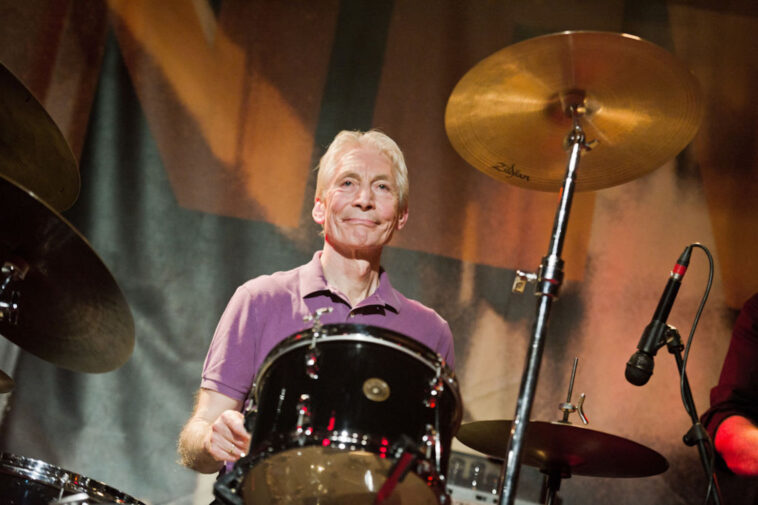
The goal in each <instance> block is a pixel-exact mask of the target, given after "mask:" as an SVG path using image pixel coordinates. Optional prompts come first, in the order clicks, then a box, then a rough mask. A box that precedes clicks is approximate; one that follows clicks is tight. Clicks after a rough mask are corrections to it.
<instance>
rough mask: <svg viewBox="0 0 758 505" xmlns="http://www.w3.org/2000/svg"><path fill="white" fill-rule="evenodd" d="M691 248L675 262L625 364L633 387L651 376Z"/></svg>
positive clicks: (644, 382)
mask: <svg viewBox="0 0 758 505" xmlns="http://www.w3.org/2000/svg"><path fill="white" fill-rule="evenodd" d="M691 253H692V246H687V247H686V248H685V249H684V252H683V253H682V255H681V256H679V259H678V260H676V264H675V265H674V268H673V270H671V274H670V275H669V280H668V282H667V283H666V287H665V288H664V289H663V294H662V295H661V299H660V300H659V301H658V307H656V309H655V313H654V314H653V319H652V320H651V321H650V324H648V325H647V326H646V327H645V330H644V331H643V332H642V337H641V338H640V342H639V344H637V352H635V353H634V354H632V357H631V358H629V361H628V362H627V363H626V372H625V374H624V375H626V380H628V381H629V382H631V383H632V384H634V385H635V386H643V385H645V384H647V381H649V380H650V376H651V375H653V366H654V363H653V356H655V353H656V352H658V349H660V347H661V346H662V345H663V343H664V342H663V336H664V334H665V332H666V329H667V327H668V326H667V325H666V319H668V317H669V312H671V307H672V306H673V305H674V299H676V294H677V293H678V292H679V286H680V285H681V284H682V278H683V277H684V274H685V272H687V266H688V265H689V264H690V255H691Z"/></svg>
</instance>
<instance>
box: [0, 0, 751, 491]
mask: <svg viewBox="0 0 758 505" xmlns="http://www.w3.org/2000/svg"><path fill="white" fill-rule="evenodd" d="M712 4H715V2H713V3H712V2H707V1H705V0H694V1H685V0H669V1H664V0H644V1H631V0H630V1H623V0H611V1H608V0H589V1H581V2H579V1H569V2H566V1H562V2H559V1H554V0H541V1H533V2H506V1H499V2H495V1H481V2H479V1H476V2H473V1H472V2H456V1H453V0H449V1H448V0H445V1H438V2H422V1H420V0H418V1H417V0H395V1H384V2H372V1H369V0H342V1H339V0H318V1H296V0H291V1H288V2H279V1H276V0H248V1H243V0H210V1H209V0H164V1H161V2H154V1H149V0H109V1H107V2H102V1H99V0H27V1H25V2H15V1H9V0H4V1H0V19H2V22H1V23H0V63H2V64H3V65H4V66H5V67H6V68H8V69H9V70H11V71H12V72H13V73H14V74H15V75H16V76H17V77H18V79H19V80H20V81H21V82H22V83H24V85H25V86H26V87H28V88H29V89H30V90H31V91H32V92H33V93H34V95H35V96H36V97H37V99H38V100H39V101H40V103H41V104H42V105H43V106H44V108H45V109H46V110H47V112H48V113H49V114H50V115H51V117H52V118H53V119H54V120H55V122H56V124H57V126H58V128H59V129H60V131H61V132H62V133H63V135H64V137H65V138H66V139H67V141H68V143H69V145H70V146H71V149H72V151H73V153H74V155H75V157H76V159H77V160H78V164H79V170H80V175H81V191H80V194H79V197H78V199H77V201H76V203H75V204H74V205H73V207H71V208H70V209H68V210H65V211H63V212H62V216H63V218H65V219H66V220H68V221H69V222H70V223H71V226H72V227H74V228H75V229H76V230H78V231H79V232H81V233H82V235H83V236H84V237H86V239H87V240H88V241H89V244H90V245H91V248H92V249H93V250H94V251H95V252H96V253H97V254H98V255H99V256H100V257H101V258H102V260H103V262H104V264H105V265H106V266H107V268H108V269H109V270H110V272H111V273H112V274H113V276H114V277H115V279H116V281H117V283H118V286H119V287H120V289H121V290H122V291H123V293H124V295H125V298H126V300H127V302H128V304H129V309H130V311H131V314H132V316H133V318H134V322H135V348H134V351H133V353H132V355H131V356H130V358H129V360H128V361H127V362H126V364H124V365H123V366H122V367H120V368H118V369H117V370H113V371H110V372H106V373H102V374H85V373H78V372H72V371H67V370H64V369H61V368H58V367H56V366H54V365H52V364H51V363H48V362H46V361H43V360H41V359H39V358H37V357H35V356H33V355H32V354H30V353H28V352H26V351H25V350H23V349H19V348H17V347H16V346H15V345H13V344H11V343H10V342H6V341H3V342H0V346H2V351H0V364H2V370H3V371H5V372H6V373H7V374H8V375H9V376H11V377H13V379H14V381H15V383H16V387H15V389H14V391H13V392H12V393H10V394H7V395H4V397H3V401H4V402H5V403H6V410H5V413H4V416H3V419H2V426H0V451H5V452H9V453H14V454H18V455H23V456H27V457H31V458H37V459H40V460H43V461H46V462H48V463H49V464H51V465H56V466H59V467H62V468H66V469H69V470H71V471H75V472H78V473H82V474H84V475H87V476H89V477H91V478H95V479H97V480H101V481H103V482H106V483H107V484H109V485H110V486H113V487H115V488H117V489H119V490H121V491H123V492H125V493H128V494H130V495H132V496H135V497H137V498H140V499H142V500H144V501H146V502H149V503H151V504H169V503H171V504H190V503H208V502H209V501H210V495H209V491H208V488H209V487H208V482H209V481H208V479H207V478H199V477H198V476H197V475H196V474H194V473H193V472H191V471H189V470H187V469H185V468H182V467H181V466H179V465H178V464H177V462H176V460H177V456H176V450H175V447H176V439H177V436H178V434H179V431H180V430H181V428H182V425H183V423H184V422H185V421H186V419H187V418H188V416H189V414H190V412H191V409H192V403H193V395H194V392H195V391H196V389H197V387H198V385H199V375H200V370H201V367H202V362H203V358H204V356H205V352H206V349H207V346H208V344H209V342H210V337H211V335H212V332H213V329H214V327H215V324H216V321H217V320H218V317H219V316H220V314H221V312H222V310H223V308H224V306H225V304H226V302H227V300H228V298H229V297H230V296H231V294H232V293H233V291H234V289H235V288H236V286H238V285H239V284H241V283H242V282H244V281H245V280H247V279H249V278H252V277H254V276H256V275H260V274H264V273H270V272H273V271H276V270H282V269H289V268H292V267H294V266H297V265H299V264H301V263H304V262H305V261H307V260H308V259H309V258H310V257H311V255H312V253H313V251H314V250H315V249H317V248H319V243H320V238H319V236H318V231H319V230H318V227H317V225H315V224H314V223H313V222H312V219H311V217H310V210H311V205H312V201H313V189H314V187H315V174H314V172H313V167H314V166H315V164H316V162H317V160H318V158H319V157H320V155H321V154H322V153H323V150H324V148H325V147H326V145H328V143H329V141H330V140H331V138H333V136H334V135H335V134H336V132H338V131H339V130H342V129H368V128H371V127H377V128H380V129H382V130H383V131H385V132H386V133H388V134H389V135H390V136H391V137H393V138H394V139H395V140H397V142H398V143H399V145H400V146H401V147H402V148H403V150H404V152H405V154H406V159H407V162H408V165H409V167H410V168H409V169H410V177H411V197H410V219H409V223H408V226H407V227H406V229H404V230H403V231H402V232H401V233H400V234H398V235H397V236H396V237H395V239H394V241H393V243H392V246H391V247H389V248H387V250H386V251H385V254H384V256H383V265H384V267H385V268H386V269H387V271H388V272H389V273H390V276H391V278H392V282H393V284H394V285H395V287H397V288H398V289H399V290H400V291H402V292H403V293H405V294H406V295H408V296H409V297H412V298H416V299H418V300H420V301H422V302H423V303H425V304H427V305H429V306H431V307H433V308H435V309H436V310H437V311H438V312H439V313H440V314H441V315H442V316H443V317H445V318H446V319H447V320H448V321H449V323H450V326H451V328H452V330H453V334H454V337H455V347H456V356H457V360H456V361H457V370H456V372H457V374H458V378H459V380H460V385H461V393H462V398H463V403H464V422H469V421H474V420H484V419H511V418H513V416H514V409H515V403H516V399H517V395H518V389H519V384H520V381H521V375H522V371H523V368H524V360H525V353H526V349H527V345H528V342H529V338H530V335H531V326H532V324H533V322H534V318H535V313H536V311H535V299H534V297H533V296H531V295H530V294H529V291H527V293H526V294H523V295H516V294H513V293H512V292H511V284H512V281H513V278H514V275H515V271H516V269H522V270H534V269H536V267H537V266H538V264H539V262H540V259H541V257H542V256H543V255H544V254H545V252H546V251H547V246H548V242H549V238H550V229H551V226H552V222H553V217H554V214H555V210H556V206H557V203H558V200H557V194H556V193H549V192H537V191H533V190H528V189H523V188H519V187H516V186H513V185H508V184H505V183H502V182H498V181H495V180H494V179H491V178H490V177H488V176H487V175H485V174H484V173H482V172H480V171H478V170H476V169H475V168H473V167H472V166H470V165H468V164H467V163H466V162H465V161H464V160H463V159H462V158H461V156H460V155H459V154H458V153H457V152H456V151H455V150H454V149H453V148H452V146H451V144H450V141H449V140H448V138H447V135H446V133H445V126H444V111H445V104H446V102H447V99H448V97H449V96H450V93H451V91H452V89H453V87H454V86H455V84H456V83H457V82H458V80H459V79H460V78H461V77H462V76H463V75H464V74H465V73H466V71H468V70H469V69H470V68H471V67H473V66H474V65H475V64H476V63H477V62H479V61H480V60H482V59H483V58H485V57H486V56H488V55H490V54H492V53H494V52H496V51H498V50H499V49H502V48H504V47H507V46H509V45H511V44H514V43H516V42H519V41H521V40H525V39H528V38H531V37H534V36H538V35H543V34H548V33H553V32H559V31H564V30H601V31H609V32H617V33H622V32H623V33H632V34H635V35H638V36H640V37H642V38H644V39H646V40H649V41H650V42H653V43H655V44H658V45H659V46H661V47H663V48H665V49H667V50H668V51H670V52H672V53H673V54H675V55H676V56H677V57H678V58H679V59H680V60H681V61H682V62H683V63H684V64H685V65H687V66H688V67H689V68H690V69H691V70H692V72H693V74H694V75H695V76H696V78H697V79H698V81H699V83H700V85H701V87H702V90H703V95H704V101H703V106H704V111H705V114H704V119H703V122H702V125H701V127H700V129H699V131H698V134H697V135H696V137H695V138H694V140H693V141H692V143H691V144H690V145H689V146H688V147H687V148H686V149H685V150H684V151H683V152H682V153H681V154H680V155H678V156H676V157H672V159H671V160H670V161H669V162H667V163H666V164H665V165H663V166H662V167H659V168H657V169H656V170H654V171H652V172H650V173H649V174H647V175H645V176H642V177H639V178H637V179H635V180H633V181H631V182H628V183H625V184H621V185H617V186H614V187H611V188H607V189H602V190H599V191H594V192H584V193H579V194H577V195H576V197H575V199H574V203H573V207H572V212H571V218H570V224H569V227H568V234H567V239H566V245H565V248H564V252H563V258H564V260H565V261H566V277H567V278H566V281H565V283H564V285H563V288H562V291H561V297H560V299H559V300H558V301H557V302H555V304H554V305H553V311H552V314H551V318H550V326H549V330H548V335H547V340H546V348H545V354H544V358H543V362H542V368H541V373H540V377H539V384H538V387H537V392H536V396H535V400H534V407H533V410H532V419H534V420H543V421H553V420H556V419H557V418H558V417H559V416H560V412H559V410H558V404H559V403H560V402H562V401H564V399H565V395H566V391H567V388H568V380H569V376H570V372H571V362H572V360H573V358H574V357H575V356H576V357H578V358H579V367H578V372H577V377H576V386H575V394H578V393H586V395H587V400H586V403H585V409H586V412H587V415H588V417H589V419H590V425H589V428H591V429H594V430H597V431H602V432H605V433H610V434H614V435H618V436H621V437H625V438H627V439H630V440H633V441H635V442H638V443H641V444H643V445H646V446H648V447H650V448H653V449H655V450H657V451H658V452H660V453H661V454H662V455H663V456H665V457H666V459H667V460H668V462H669V464H670V468H669V469H668V471H666V472H665V473H663V474H661V475H658V476H655V477H648V478H643V479H612V478H596V477H579V476H575V477H572V478H571V479H568V480H565V481H564V482H563V484H562V486H561V491H560V496H561V497H562V498H563V502H564V503H583V502H584V503H587V502H592V503H597V504H600V503H613V504H614V505H625V504H637V503H671V504H679V503H681V504H685V503H697V502H698V501H699V500H702V497H703V494H704V491H705V486H706V484H705V479H704V476H703V472H702V469H701V467H700V461H699V458H698V454H697V451H696V449H695V448H691V447H687V446H685V445H684V444H683V443H682V441H681V437H682V435H683V434H684V433H685V432H686V431H687V430H688V429H689V427H690V423H689V418H688V416H687V414H686V412H685V410H684V408H683V407H682V403H681V400H680V397H679V386H678V377H677V371H676V365H675V362H674V360H673V358H672V357H671V356H670V355H669V354H668V353H666V352H661V353H659V354H658V357H657V359H656V365H657V366H656V368H655V373H654V375H653V377H652V379H651V380H650V382H649V383H648V384H647V385H646V386H644V387H643V388H637V387H634V386H631V385H630V384H629V383H627V382H626V380H625V379H624V376H623V373H624V369H625V363H626V360H627V359H628V358H629V356H630V354H631V353H632V352H633V351H634V350H635V345H636V343H637V340H638V339H639V336H640V334H641V331H642V329H643V328H644V326H645V325H646V324H647V323H648V322H649V320H650V316H651V315H652V312H653V310H654V308H655V305H656V303H657V300H658V297H659V296H660V294H661V291H662V289H663V286H664V284H665V281H666V280H667V278H668V273H669V270H670V269H671V267H672V266H673V264H674V261H675V260H676V258H677V257H678V256H679V254H680V253H681V251H682V249H683V248H684V246H686V245H687V244H689V243H691V242H696V241H697V242H701V243H702V244H704V245H705V246H707V247H708V248H709V250H710V251H711V252H712V254H713V256H714V258H715V279H714V284H713V289H712V291H711V294H710V298H709V301H708V304H707V305H706V308H705V311H704V314H703V317H702V320H701V323H700V325H699V327H698V331H697V332H696V334H695V339H694V345H693V348H692V353H691V355H690V362H689V364H688V370H689V379H690V383H691V386H692V390H693V395H694V398H695V402H696V405H697V408H698V410H699V412H703V411H704V410H705V409H706V408H707V407H708V394H709V390H710V388H711V387H712V386H713V385H714V384H715V382H716V380H717V377H718V373H719V371H720V369H721V361H722V359H723V356H724V354H725V352H726V347H727V344H728V339H729V334H730V327H731V325H732V323H733V321H734V317H735V314H736V309H738V308H739V307H740V306H741V305H742V303H743V302H744V301H745V300H746V299H747V298H748V297H749V296H750V295H751V294H752V293H754V292H756V291H758V262H755V261H754V259H755V258H756V257H758V239H757V238H756V237H758V213H756V211H757V210H758V199H756V198H755V196H754V195H755V194H756V192H758V177H756V174H757V173H758V172H757V168H758V163H757V160H758V156H757V155H758V143H756V135H755V125H756V124H758V108H757V107H756V103H758V97H756V91H755V90H756V87H755V83H756V82H758V75H757V73H758V56H756V55H758V36H756V33H758V9H757V8H756V7H755V3H754V2H751V1H748V0H744V1H731V2H730V1H727V2H718V6H714V5H712ZM0 92H2V90H0ZM751 104H752V105H751ZM651 142H655V139H651ZM534 148H535V149H538V147H537V146H535V147H534ZM2 211H3V212H8V213H12V212H14V209H12V208H3V209H2ZM18 219H24V216H18ZM0 233H2V230H0ZM81 275H82V276H86V275H88V272H86V271H82V272H81ZM707 277H708V262H707V260H706V257H705V255H704V254H702V252H701V251H699V250H696V252H695V253H694V256H693V259H692V262H691V265H690V270H689V272H688V275H687V278H686V280H685V282H684V283H683V286H682V289H681V291H680V294H679V297H678V298H677V301H676V305H675V307H674V310H673V311H672V314H671V316H670V319H669V321H670V322H671V323H672V324H674V325H675V326H677V327H679V328H680V330H681V332H682V334H683V335H684V336H686V335H687V334H688V333H689V328H690V325H691V322H692V319H693V316H694V314H695V311H696V309H697V305H698V303H699V301H700V298H701V296H702V293H703V290H704V289H705V284H706V280H707ZM71 296H75V294H73V293H72V294H71ZM108 337H109V336H108V335H103V338H105V339H107V338H108ZM282 337H284V335H283V336H282ZM72 345H76V343H73V344H72ZM574 422H578V421H577V420H575V421H574ZM454 449H455V450H457V451H463V452H470V449H467V448H466V447H465V446H463V445H462V444H460V443H459V442H455V444H454ZM618 457H620V458H621V457H623V455H621V454H620V455H618ZM540 479H541V477H540V475H539V472H537V471H536V469H531V468H524V469H523V470H522V477H521V484H520V486H519V496H520V498H521V499H523V500H526V501H529V502H539V482H540Z"/></svg>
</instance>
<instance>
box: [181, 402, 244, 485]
mask: <svg viewBox="0 0 758 505" xmlns="http://www.w3.org/2000/svg"><path fill="white" fill-rule="evenodd" d="M241 407H242V401H240V400H235V399H233V398H230V397H228V396H226V395H223V394H221V393H217V392H215V391H211V390H208V389H200V391H199V392H198V393H197V402H196V404H195V411H194V413H193V414H192V417H190V419H189V421H187V424H186V425H185V426H184V429H183V430H182V433H181V435H179V447H178V450H179V455H180V458H181V463H182V464H183V465H185V466H187V467H189V468H192V469H193V470H197V471H198V472H202V473H213V472H217V471H219V470H220V469H221V467H222V466H223V464H224V463H226V462H235V461H237V460H238V459H240V458H241V457H242V455H243V454H245V452H247V450H248V447H249V446H250V434H249V433H247V431H245V419H244V416H243V415H242V413H241V412H240V408H241Z"/></svg>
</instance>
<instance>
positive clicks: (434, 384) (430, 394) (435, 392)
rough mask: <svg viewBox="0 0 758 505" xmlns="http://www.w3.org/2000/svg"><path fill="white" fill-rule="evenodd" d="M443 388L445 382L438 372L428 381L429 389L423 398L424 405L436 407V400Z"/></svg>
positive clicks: (431, 407)
mask: <svg viewBox="0 0 758 505" xmlns="http://www.w3.org/2000/svg"><path fill="white" fill-rule="evenodd" d="M444 390H445V383H444V381H443V380H442V376H441V375H440V374H439V373H438V374H437V376H436V377H435V378H434V379H432V380H431V382H430V383H429V390H428V391H427V394H426V398H425V399H424V406H426V407H429V408H430V409H433V408H435V407H437V402H438V401H439V399H440V396H441V395H442V392H443V391H444Z"/></svg>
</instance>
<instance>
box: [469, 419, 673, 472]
mask: <svg viewBox="0 0 758 505" xmlns="http://www.w3.org/2000/svg"><path fill="white" fill-rule="evenodd" d="M512 424H513V423H512V422H511V421H477V422H472V423H468V424H464V425H463V426H461V427H460V429H459V430H458V434H457V435H456V437H457V438H458V440H460V441H461V442H463V443H464V444H466V445H467V446H469V447H471V448H472V449H476V450H477V451H479V452H482V453H484V454H488V455H490V456H492V457H495V458H500V459H504V458H505V455H506V452H507V444H508V436H509V434H510V431H511V425H512ZM521 461H522V462H523V463H524V464H525V465H529V466H533V467H536V468H539V469H540V470H541V471H543V472H545V473H552V472H560V473H561V474H562V476H563V477H570V476H571V475H588V476H593V477H647V476H650V475H657V474H659V473H662V472H665V471H666V469H667V468H668V466H669V465H668V462H667V461H666V458H664V457H663V456H661V455H660V454H659V453H657V452H656V451H654V450H652V449H648V448H647V447H645V446H643V445H640V444H638V443H636V442H632V441H631V440H627V439H625V438H621V437H617V436H615V435H609V434H607V433H602V432H599V431H594V430H590V429H587V428H578V427H575V426H571V425H569V424H561V423H546V422H542V421H531V422H529V424H528V425H527V428H526V439H525V440H524V444H523V453H522V459H521Z"/></svg>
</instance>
